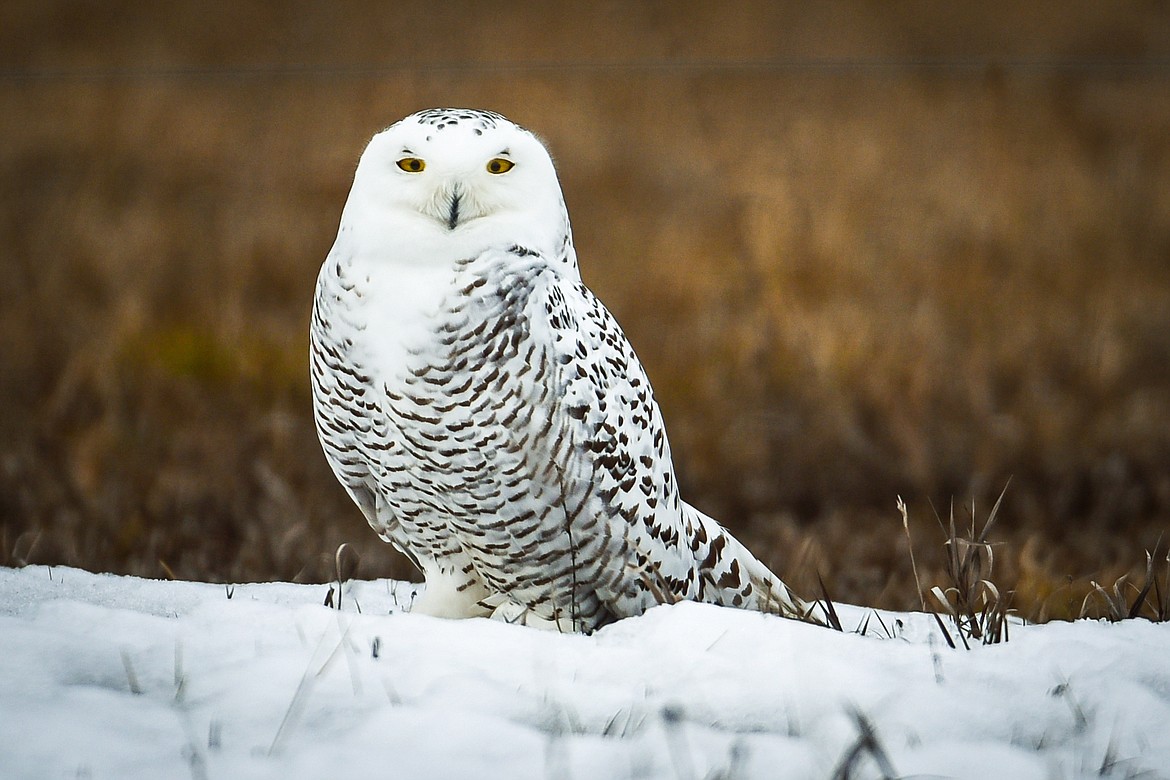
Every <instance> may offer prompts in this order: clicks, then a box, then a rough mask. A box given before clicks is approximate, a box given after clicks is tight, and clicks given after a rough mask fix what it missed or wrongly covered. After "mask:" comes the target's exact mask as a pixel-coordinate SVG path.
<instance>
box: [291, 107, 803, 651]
mask: <svg viewBox="0 0 1170 780" xmlns="http://www.w3.org/2000/svg"><path fill="white" fill-rule="evenodd" d="M310 338H311V355H310V357H311V374H312V384H313V401H314V411H315V418H316V424H317V432H318V434H319V436H320V439H321V444H322V447H323V448H324V450H325V456H326V458H327V459H328V461H329V465H330V466H331V467H332V469H333V472H334V474H336V476H337V478H338V479H339V480H340V481H341V483H342V485H344V486H345V489H346V491H348V493H349V495H350V496H351V497H352V498H353V500H354V502H355V503H357V505H358V506H359V507H360V508H361V510H362V512H363V513H364V514H365V516H366V519H367V520H368V521H369V523H370V525H371V526H372V527H373V528H374V529H375V530H376V531H377V532H378V534H379V535H380V536H382V538H383V539H385V540H386V541H388V542H390V543H391V544H393V545H394V546H395V547H396V548H397V549H399V550H400V551H402V552H403V553H404V554H405V555H406V556H407V557H409V558H410V560H411V561H412V562H413V563H414V564H415V565H416V566H417V567H418V568H419V570H420V571H421V572H422V574H423V575H424V577H425V579H426V588H425V592H424V594H423V595H422V596H421V597H420V598H419V600H418V601H417V603H416V604H415V605H414V607H413V610H414V611H416V612H420V613H423V614H428V615H436V616H442V617H472V616H492V617H497V618H502V619H506V620H511V621H516V622H522V623H526V624H530V625H540V626H543V627H552V628H559V629H561V630H566V631H585V632H588V631H592V630H594V629H596V628H598V627H600V626H602V625H604V624H606V623H608V622H611V621H613V620H615V619H619V618H623V617H627V616H631V615H638V614H641V613H642V612H644V611H645V610H646V609H648V608H650V607H652V606H654V605H656V604H662V603H672V602H677V601H681V600H686V599H689V600H695V601H704V602H712V603H715V604H723V605H728V606H733V607H742V608H745V609H754V610H760V611H764V612H773V613H777V614H784V615H788V616H799V615H803V614H806V613H807V611H808V608H807V606H806V605H805V604H804V603H803V602H801V601H800V600H799V599H797V598H795V597H794V596H793V595H792V594H790V592H789V590H788V588H786V587H785V585H784V584H783V583H782V582H781V581H780V580H779V579H778V578H777V577H776V576H775V575H773V574H772V572H770V571H769V570H768V568H767V567H766V566H764V565H763V564H762V563H760V562H759V561H758V560H757V559H756V558H755V557H754V556H752V554H751V553H750V552H748V550H747V549H746V548H745V547H744V546H743V545H742V544H740V543H739V542H738V541H736V539H735V538H734V537H732V536H731V534H729V533H728V532H727V531H726V530H724V529H723V528H722V527H721V526H720V525H719V524H718V523H717V522H715V521H714V520H713V519H711V518H710V517H707V516H706V515H704V514H703V513H702V512H699V511H698V510H696V509H695V508H693V507H691V506H690V505H689V504H687V503H685V502H683V500H682V499H681V498H680V497H679V493H678V488H677V486H676V483H675V475H674V467H673V465H672V463H671V459H670V447H669V445H668V444H667V441H666V430H665V428H664V426H663V422H662V415H661V413H660V412H659V410H658V404H657V403H656V402H655V400H654V396H653V394H652V392H651V389H650V382H649V380H648V379H647V378H646V372H645V371H644V370H643V368H642V364H641V363H640V362H639V360H638V358H637V356H636V355H635V354H634V350H633V348H632V347H631V346H630V343H629V342H628V341H627V340H626V337H625V335H624V334H623V333H622V330H621V328H620V327H618V324H617V322H616V321H615V320H614V318H613V316H612V315H611V314H610V313H609V311H608V310H606V308H605V307H604V306H603V305H602V304H601V301H599V300H598V299H597V297H596V296H595V295H594V294H593V293H592V292H591V291H590V290H589V288H587V287H586V286H585V285H584V284H583V283H582V282H581V277H580V274H579V272H578V270H577V257H576V252H575V251H574V249H573V241H572V235H571V233H570V230H569V218H568V213H567V211H566V209H565V202H564V198H563V196H562V194H561V188H560V184H559V182H558V180H557V175H556V171H555V170H554V168H553V163H552V159H551V158H550V157H549V154H548V152H547V151H546V150H545V148H544V146H543V145H542V144H541V142H540V141H539V140H538V139H537V138H536V136H534V135H533V134H532V133H530V132H529V131H527V130H525V129H524V128H522V127H520V126H518V125H516V124H513V123H512V122H510V121H508V120H507V119H505V118H504V117H502V116H500V115H499V114H495V113H491V112H488V111H479V110H468V109H430V110H426V111H420V112H419V113H416V114H413V115H411V116H409V117H406V118H405V119H403V120H401V121H399V122H397V123H395V124H393V125H391V126H390V127H389V128H387V129H386V130H384V131H382V132H380V133H378V134H377V135H375V136H374V137H373V139H372V140H371V141H370V143H369V145H368V146H367V147H366V149H365V151H364V152H363V154H362V156H361V159H360V161H359V163H358V166H357V170H356V172H355V174H354V179H353V187H352V189H351V190H350V194H349V198H348V200H347V201H346V204H345V208H344V209H343V211H342V214H341V224H340V228H339V230H338V234H337V240H336V242H335V243H334V245H333V249H332V250H331V251H330V253H329V255H328V257H327V258H326V259H325V263H324V265H323V266H322V267H321V272H320V275H319V276H318V279H317V289H316V295H315V298H314V305H313V314H312V322H311V333H310Z"/></svg>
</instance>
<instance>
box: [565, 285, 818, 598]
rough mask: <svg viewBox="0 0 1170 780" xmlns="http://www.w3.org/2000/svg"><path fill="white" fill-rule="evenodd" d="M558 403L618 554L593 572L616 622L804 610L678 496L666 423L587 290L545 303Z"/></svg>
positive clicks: (591, 503)
mask: <svg viewBox="0 0 1170 780" xmlns="http://www.w3.org/2000/svg"><path fill="white" fill-rule="evenodd" d="M545 310H546V312H547V321H548V325H549V328H550V331H551V339H552V350H551V351H552V360H553V362H554V364H555V367H556V372H557V376H558V378H559V386H560V389H561V392H560V393H559V394H558V395H557V397H556V400H555V404H556V407H557V408H556V410H555V411H554V417H555V418H556V419H558V420H560V421H562V424H563V426H564V428H565V434H566V435H567V436H568V437H569V438H570V439H571V440H572V442H573V446H572V451H573V452H574V453H575V457H574V458H573V460H572V462H571V465H570V469H571V470H572V471H573V473H574V476H575V477H576V479H577V480H578V481H579V483H580V485H582V486H583V487H582V486H579V487H578V490H586V491H588V492H589V494H590V499H589V500H588V501H586V502H584V503H585V505H586V507H587V509H586V510H585V514H586V515H587V518H583V519H580V520H578V522H587V521H588V520H599V521H600V522H601V523H602V524H604V525H605V526H606V527H605V533H606V534H607V535H608V538H609V539H610V540H611V543H610V544H609V545H608V549H609V551H610V555H609V556H608V557H604V561H603V565H602V566H601V567H599V570H598V571H595V572H591V575H592V576H593V578H594V581H595V583H596V589H597V592H598V595H599V597H600V598H601V600H602V601H603V602H604V603H605V604H606V606H607V607H608V608H609V610H610V611H611V612H613V613H614V614H615V615H616V616H618V617H625V616H627V615H631V614H640V613H641V612H643V611H645V609H647V608H648V607H650V606H653V605H654V604H659V603H670V602H674V601H680V600H683V599H690V600H700V601H709V602H714V603H719V604H726V605H729V606H737V607H748V608H756V609H761V610H764V611H770V612H780V613H783V614H793V613H797V612H799V611H801V607H802V606H803V605H800V604H799V602H798V600H796V599H794V598H793V597H792V596H791V594H790V593H789V592H788V590H787V588H786V587H785V586H784V585H783V583H781V582H780V580H779V579H778V578H776V577H775V575H773V574H772V573H771V571H769V570H768V568H767V567H766V566H764V565H763V564H762V563H760V562H759V561H758V560H757V559H756V558H755V557H753V556H752V555H751V553H750V552H748V551H747V549H746V548H744V547H743V545H742V544H740V543H739V542H738V541H737V540H736V539H735V538H734V537H732V536H731V534H729V533H728V532H727V531H726V530H725V529H723V528H722V527H721V526H720V525H719V524H718V523H717V522H715V521H714V520H712V519H711V518H710V517H707V516H706V515H704V514H702V513H701V512H698V511H697V510H695V509H694V508H693V507H691V506H689V505H688V504H686V503H685V502H683V501H682V499H681V498H680V496H679V492H678V487H677V484H676V480H675V474H674V467H673V464H672V461H671V454H670V445H669V442H668V441H667V436H666V428H665V425H664V423H663V419H662V413H661V411H660V410H659V407H658V403H657V402H656V401H655V399H654V392H653V390H652V388H651V385H650V380H649V378H648V377H647V375H646V371H645V369H644V368H643V366H642V363H641V361H640V360H639V359H638V356H637V355H636V354H635V352H634V348H633V346H632V345H631V344H630V342H629V340H628V339H627V338H626V336H625V334H624V333H623V332H622V329H621V327H620V326H619V325H618V323H617V320H616V319H614V317H613V315H612V314H610V312H609V311H608V310H607V309H606V308H605V306H604V305H603V304H602V303H601V301H600V300H599V299H598V298H597V296H595V295H594V294H593V293H592V292H591V291H590V290H589V289H588V288H587V287H586V286H585V285H584V284H583V283H581V282H580V281H579V280H571V279H560V280H558V281H557V282H556V283H554V284H551V285H550V286H549V288H548V291H547V295H546V296H545Z"/></svg>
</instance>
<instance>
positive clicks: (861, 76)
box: [0, 0, 1170, 616]
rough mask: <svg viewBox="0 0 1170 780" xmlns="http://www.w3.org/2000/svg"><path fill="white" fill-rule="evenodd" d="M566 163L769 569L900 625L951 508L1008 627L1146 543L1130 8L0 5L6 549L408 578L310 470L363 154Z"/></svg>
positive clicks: (1141, 282)
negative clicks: (979, 529) (318, 317)
mask: <svg viewBox="0 0 1170 780" xmlns="http://www.w3.org/2000/svg"><path fill="white" fill-rule="evenodd" d="M448 105H451V106H470V107H481V108H490V109H493V110H496V111H500V112H501V113H503V114H505V115H507V116H508V117H509V118H511V119H513V120H515V121H517V122H519V123H521V124H523V125H525V126H526V127H529V128H530V129H532V130H534V131H535V132H536V133H538V134H539V135H540V136H542V137H543V138H544V139H545V141H546V142H547V143H548V145H549V146H550V148H551V150H552V152H553V154H554V156H555V158H556V159H557V162H558V166H559V170H560V174H561V179H562V184H563V186H564V190H565V195H566V199H567V201H568V205H569V210H570V214H571V216H572V220H573V226H574V233H575V238H576V242H577V247H578V252H579V256H580V260H581V268H582V274H583V276H584V277H585V281H586V282H587V283H588V284H589V285H590V286H591V287H592V288H593V290H594V291H596V292H597V293H598V295H599V296H600V297H601V298H602V299H603V300H604V301H605V302H606V304H607V305H608V306H609V308H610V309H611V310H612V311H613V312H614V314H615V315H616V316H617V318H618V320H619V321H620V322H621V323H622V325H623V326H624V328H625V330H626V332H627V334H628V335H629V337H630V339H631V340H632V342H633V343H634V345H635V347H636V349H637V350H638V353H639V354H640V356H641V358H642V360H643V362H644V363H645V364H646V366H647V369H648V371H649V374H650V377H651V379H652V380H653V382H654V386H655V390H656V393H657V396H658V399H659V401H660V403H661V406H662V408H663V411H664V414H665V417H666V421H667V425H668V430H669V433H670V436H671V441H672V444H673V448H674V453H675V459H676V465H677V468H678V471H679V477H680V481H681V484H682V487H683V494H684V496H686V497H687V498H688V499H689V500H690V501H691V502H692V503H695V504H696V505H698V506H699V507H700V508H702V509H704V510H705V511H707V512H709V513H711V514H713V515H715V516H716V517H718V518H719V519H720V520H722V521H723V522H724V523H725V524H726V525H728V526H729V527H731V528H732V529H733V530H734V532H735V533H736V534H737V535H739V536H740V537H741V538H742V539H743V540H744V541H745V542H746V543H747V544H748V545H749V546H750V547H751V548H752V549H753V550H755V551H756V552H757V554H758V555H759V556H760V557H761V558H762V559H764V560H765V561H767V562H769V563H770V564H771V565H772V566H773V567H774V568H775V569H776V570H777V571H778V572H779V573H780V574H781V575H783V576H784V577H785V578H786V579H788V580H790V581H792V583H793V584H795V585H796V586H797V587H798V588H800V589H803V590H805V591H807V592H814V591H816V590H817V589H818V587H819V586H817V585H816V582H817V576H818V574H819V575H820V576H822V577H823V578H824V581H825V583H826V585H827V586H828V587H829V589H830V591H831V592H832V595H833V596H834V597H835V598H837V599H841V600H847V601H853V602H858V603H866V604H871V605H875V606H889V607H916V606H918V604H919V596H918V593H917V590H916V588H915V585H914V577H913V573H912V569H911V566H910V561H909V557H908V546H909V545H908V540H907V535H906V533H905V532H904V530H903V527H902V518H901V515H900V514H899V513H898V511H897V509H896V506H895V503H896V500H897V497H898V496H901V497H903V498H904V499H905V500H906V502H907V504H908V505H909V509H910V531H911V534H912V537H913V543H914V547H915V553H916V555H917V558H918V566H919V569H920V571H921V573H922V575H923V580H924V583H923V584H924V585H926V584H928V581H931V578H932V576H933V574H934V573H935V572H937V570H938V567H939V565H940V564H939V561H940V558H941V554H942V545H941V544H940V542H941V539H942V533H941V531H940V529H939V525H938V522H937V521H936V517H935V515H936V511H937V514H938V515H939V516H941V517H943V518H945V517H947V516H948V514H949V513H950V511H951V506H952V504H953V505H954V512H955V516H956V518H957V519H959V520H960V521H962V522H964V523H966V522H968V521H969V518H970V517H971V506H972V503H974V507H975V510H974V516H975V517H976V518H977V519H978V520H979V522H980V523H981V522H982V521H983V520H984V519H985V518H986V516H987V512H988V510H989V508H990V506H991V505H992V503H993V502H994V501H995V499H996V498H997V497H998V496H999V494H1000V493H1001V491H1003V489H1004V487H1005V485H1007V483H1008V481H1009V478H1010V480H1011V484H1010V487H1008V489H1007V492H1006V495H1005V496H1004V500H1003V505H1002V507H1001V510H1000V513H999V519H998V521H997V526H996V528H995V531H994V533H993V534H992V538H993V539H994V540H995V541H996V542H997V547H996V548H995V551H996V559H995V563H996V567H997V569H996V571H997V576H998V577H1000V578H1002V579H1003V580H1006V583H1005V582H1001V585H1002V584H1006V585H1007V586H1010V587H1015V588H1016V589H1017V591H1018V593H1017V604H1018V605H1019V606H1020V608H1021V610H1023V611H1024V612H1025V613H1026V614H1030V615H1033V616H1035V615H1055V616H1060V615H1064V614H1067V613H1068V612H1069V611H1070V610H1071V611H1072V612H1075V608H1076V606H1078V605H1079V604H1080V601H1081V598H1082V596H1083V595H1084V593H1085V590H1086V589H1087V587H1088V582H1089V580H1090V579H1096V580H1097V581H1101V582H1105V581H1109V582H1111V581H1112V578H1114V577H1116V576H1119V575H1120V574H1122V573H1125V572H1127V571H1130V570H1133V569H1135V568H1137V569H1141V568H1144V562H1145V559H1144V550H1146V549H1153V547H1154V545H1155V544H1156V543H1157V542H1158V540H1159V538H1160V536H1161V534H1162V533H1163V532H1164V531H1167V530H1170V11H1168V9H1167V6H1166V4H1165V3H1161V2H1134V3H1125V4H1112V3H1099V2H1071V3H1059V4H1057V3H1053V4H1048V3H1031V4H1017V3H1008V2H988V3H978V4H977V3H964V4H939V3H934V2H926V1H922V2H900V3H884V2H872V3H836V2H825V3H803V2H800V3H798V2H789V3H784V2H780V3H777V2H754V3H753V2H745V3H735V4H730V5H729V4H715V3H704V2H671V3H667V2H628V3H627V2H608V3H606V2H603V3H594V4H583V3H559V2H541V3H536V2H534V3H507V4H497V3H476V2H451V3H441V2H435V1H434V0H428V1H427V2H395V3H392V4H391V3H357V2H338V3H296V2H288V3H268V2H260V1H259V0H231V1H230V2H228V1H226V0H202V1H201V2H177V3H145V2H116V1H115V2H100V3H98V2H44V1H38V2H21V1H20V0H11V1H10V2H6V3H4V5H3V6H2V7H0V262H2V264H3V265H2V268H3V279H4V281H3V284H2V285H0V563H4V564H7V565H20V564H22V563H25V562H39V563H61V564H71V565H75V566H81V567H84V568H87V569H92V570H98V571H111V572H120V573H133V574H137V575H144V576H150V577H164V576H174V577H179V578H197V579H204V580H211V581H239V580H255V579H271V578H279V579H290V580H298V581H324V580H327V579H328V578H329V577H330V576H332V574H333V557H334V552H335V550H336V548H337V546H338V545H339V544H341V543H343V542H348V543H349V544H350V545H351V546H352V548H353V549H354V550H355V551H357V552H358V553H359V554H360V560H361V563H360V567H359V571H358V574H359V576H363V577H374V576H386V575H393V576H399V577H409V576H412V572H411V571H410V570H409V566H408V564H406V562H405V560H404V559H402V558H401V557H400V556H398V555H397V554H396V553H394V552H393V551H392V550H391V549H390V548H389V547H388V546H386V545H384V544H382V543H381V542H380V541H379V540H378V539H377V537H376V536H375V535H374V534H373V532H372V531H370V530H369V529H368V527H366V525H365V522H364V520H363V518H362V516H361V514H360V512H359V511H358V510H357V509H356V508H355V507H354V506H353V505H352V504H351V503H350V502H349V500H348V498H347V497H346V496H345V494H344V493H343V492H342V490H341V488H340V487H339V486H338V485H337V484H336V482H335V481H334V479H333V477H332V475H331V474H330V473H329V470H328V468H327V466H326V464H325V460H324V458H323V456H322V455H321V452H320V450H319V447H318V444H317V441H316V437H315V433H314V430H313V425H312V418H311V407H310V399H309V390H308V378H307V370H308V369H307V358H306V351H307V333H306V331H307V327H308V316H309V309H310V303H311V297H312V291H313V286H314V282H315V275H316V273H317V269H318V267H319V265H320V263H321V261H322V260H323V258H324V257H325V255H326V253H327V252H328V250H329V247H330V245H331V244H332V241H333V238H334V235H335V231H336V228H337V220H338V217H339V215H340V212H341V207H342V205H343V203H344V201H345V197H346V194H347V192H348V188H349V184H350V181H351V177H352V172H353V169H354V166H355V164H356V161H357V158H358V156H359V154H360V153H361V150H362V148H363V145H364V144H365V142H366V140H368V138H369V136H371V135H372V134H373V133H374V132H376V131H377V130H379V129H381V128H382V127H384V126H386V125H387V124H390V123H391V122H393V121H395V120H396V119H398V118H400V117H402V116H404V115H406V114H408V113H411V112H413V111H415V110H418V109H420V108H424V107H429V106H448Z"/></svg>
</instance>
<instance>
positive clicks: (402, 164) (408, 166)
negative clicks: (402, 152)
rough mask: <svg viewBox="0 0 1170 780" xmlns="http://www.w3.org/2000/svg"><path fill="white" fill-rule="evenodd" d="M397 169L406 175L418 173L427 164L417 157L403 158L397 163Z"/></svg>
mask: <svg viewBox="0 0 1170 780" xmlns="http://www.w3.org/2000/svg"><path fill="white" fill-rule="evenodd" d="M398 167H399V168H401V169H402V170H404V171H406V172H407V173H419V172H421V171H422V169H423V168H425V167H427V164H426V163H425V162H423V161H422V160H420V159H418V158H417V157H403V158H402V159H401V160H399V161H398Z"/></svg>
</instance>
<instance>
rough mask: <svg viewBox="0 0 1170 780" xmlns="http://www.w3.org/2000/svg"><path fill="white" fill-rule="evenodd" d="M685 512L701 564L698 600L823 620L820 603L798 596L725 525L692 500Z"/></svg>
mask: <svg viewBox="0 0 1170 780" xmlns="http://www.w3.org/2000/svg"><path fill="white" fill-rule="evenodd" d="M683 515H684V520H685V523H686V526H687V527H693V528H694V529H695V537H696V541H697V542H698V543H697V544H694V545H692V549H693V550H694V552H695V560H696V562H697V563H698V566H699V592H698V600H699V601H704V602H708V603H711V604H720V605H722V606H727V607H738V608H740V609H751V610H756V611H758V612H766V613H768V614H772V615H781V616H783V617H787V618H794V619H797V620H804V621H807V622H811V623H817V624H822V623H823V622H824V621H823V620H821V619H820V618H819V617H818V613H819V612H820V611H821V607H820V605H818V604H817V603H816V602H807V601H805V600H803V599H801V598H799V597H798V596H796V595H795V594H794V593H793V592H792V591H791V590H789V588H788V586H787V585H785V584H784V583H783V581H781V580H780V578H779V577H777V576H776V575H775V574H773V573H772V571H771V570H770V569H769V568H768V567H767V566H765V565H764V564H762V563H761V562H760V561H759V559H758V558H756V556H754V555H752V554H751V552H750V551H749V550H748V549H747V548H746V547H744V546H743V544H741V543H740V541H739V540H738V539H736V538H735V537H734V536H732V535H731V533H730V532H729V531H728V530H727V529H726V528H724V527H723V526H721V525H719V523H718V522H716V521H715V520H714V519H712V518H710V517H708V516H707V515H705V514H703V513H702V512H700V511H699V510H697V509H695V508H694V507H692V506H690V505H689V504H684V505H683ZM704 537H705V542H706V543H705V544H704V543H703V541H704Z"/></svg>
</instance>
